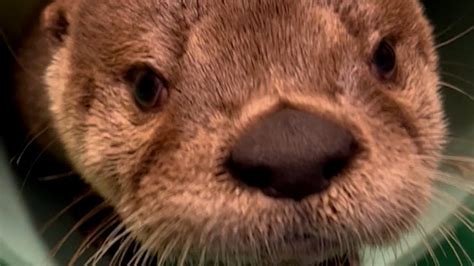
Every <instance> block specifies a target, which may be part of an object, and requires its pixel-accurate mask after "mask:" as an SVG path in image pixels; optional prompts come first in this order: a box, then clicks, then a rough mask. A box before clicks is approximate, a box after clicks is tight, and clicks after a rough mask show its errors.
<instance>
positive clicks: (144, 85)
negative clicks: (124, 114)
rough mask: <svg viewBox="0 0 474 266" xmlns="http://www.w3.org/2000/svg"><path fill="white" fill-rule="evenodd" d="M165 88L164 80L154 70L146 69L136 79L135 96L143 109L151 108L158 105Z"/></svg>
mask: <svg viewBox="0 0 474 266" xmlns="http://www.w3.org/2000/svg"><path fill="white" fill-rule="evenodd" d="M164 90H165V84H164V82H163V80H162V79H161V78H160V77H159V76H158V75H156V74H155V73H154V72H152V71H145V72H144V73H142V74H141V75H139V76H138V78H137V80H136V83H135V87H134V91H133V96H134V98H135V102H136V104H137V105H138V106H139V107H140V108H141V109H142V110H150V109H152V108H154V107H156V106H157V104H158V103H159V101H160V96H161V94H162V93H163V91H164Z"/></svg>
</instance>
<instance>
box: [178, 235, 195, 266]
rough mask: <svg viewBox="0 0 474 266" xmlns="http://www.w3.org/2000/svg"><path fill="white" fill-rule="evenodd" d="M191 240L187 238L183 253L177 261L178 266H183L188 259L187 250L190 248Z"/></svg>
mask: <svg viewBox="0 0 474 266" xmlns="http://www.w3.org/2000/svg"><path fill="white" fill-rule="evenodd" d="M191 244H192V239H191V237H189V238H188V240H187V241H186V243H185V244H184V248H183V252H182V254H181V258H180V259H179V262H178V266H184V265H185V263H186V260H187V257H188V253H189V249H190V248H191Z"/></svg>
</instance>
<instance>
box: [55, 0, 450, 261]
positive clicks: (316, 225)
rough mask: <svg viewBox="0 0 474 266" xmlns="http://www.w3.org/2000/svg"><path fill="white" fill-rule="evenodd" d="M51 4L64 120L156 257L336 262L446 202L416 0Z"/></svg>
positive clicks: (391, 236)
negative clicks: (436, 178) (437, 197)
mask: <svg viewBox="0 0 474 266" xmlns="http://www.w3.org/2000/svg"><path fill="white" fill-rule="evenodd" d="M48 12H49V13H51V12H53V14H56V16H54V15H51V14H49V16H47V17H48V18H49V20H47V21H46V26H49V29H56V31H54V32H55V36H56V42H54V49H55V56H54V59H53V60H52V63H51V65H50V66H49V68H48V70H47V74H46V83H47V85H48V92H49V96H50V98H51V102H52V107H51V112H52V114H53V117H54V120H55V125H56V130H57V132H58V135H59V137H60V138H61V140H62V142H63V144H64V146H65V149H66V151H67V153H68V155H69V158H70V160H71V162H72V163H73V165H74V167H75V168H76V169H77V171H78V172H79V173H80V174H81V175H82V177H83V178H84V180H85V181H87V182H88V183H90V184H91V185H92V187H93V188H94V189H95V190H97V191H98V192H99V193H100V194H101V195H102V196H103V197H104V198H105V199H106V200H107V201H108V202H109V203H110V204H111V205H112V206H113V207H114V208H115V210H116V212H117V213H118V214H119V216H120V217H121V218H122V220H123V223H124V225H125V227H126V228H127V230H128V231H129V233H130V234H131V236H133V237H134V238H136V239H138V240H139V241H140V242H141V244H142V248H143V250H146V251H149V252H154V253H156V254H158V256H162V257H174V258H180V257H183V258H184V257H187V258H189V259H192V258H194V259H196V258H197V259H200V258H201V259H203V260H209V261H211V260H224V259H228V260H229V261H237V260H247V259H248V260H249V261H259V262H262V263H263V262H265V261H267V262H274V263H279V262H285V261H287V262H288V261H293V262H318V261H324V260H327V259H330V258H332V257H334V256H338V255H344V254H353V253H355V252H357V250H358V249H359V248H360V247H362V246H365V245H383V244H387V243H391V242H392V241H395V240H396V239H397V238H398V237H399V236H400V234H402V233H403V232H405V231H406V230H408V229H410V228H411V226H413V224H414V223H415V222H416V220H417V218H418V217H419V215H420V214H421V213H422V212H423V210H424V209H425V207H426V205H427V203H428V202H429V200H430V192H431V186H432V174H433V171H434V170H435V168H436V167H437V163H438V157H439V155H440V153H441V150H442V147H443V144H444V140H445V124H444V120H443V113H442V107H441V104H440V99H439V95H438V75H437V57H436V55H435V51H434V47H433V40H432V36H431V34H432V32H431V27H430V25H429V24H428V22H427V21H426V19H425V18H424V15H423V13H422V9H421V7H420V5H419V3H418V2H417V1H414V0H413V1H401V0H398V1H393V0H363V1H356V2H355V1H350V0H338V1H322V0H321V1H313V0H300V1H293V0H291V1H290V0H281V1H271V0H268V1H267V0H263V1H234V0H232V1H210V0H206V1H161V0H159V1H156V0H155V1H153V0H139V1H127V0H118V1H117V0H102V1H86V0H82V1H57V2H55V3H53V4H52V6H50V8H49V9H48ZM54 12H57V13H54ZM59 22H61V23H60V25H61V26H62V27H63V28H59V29H61V30H57V29H58V27H54V26H55V24H54V23H59ZM48 23H49V24H48ZM56 26H57V25H56Z"/></svg>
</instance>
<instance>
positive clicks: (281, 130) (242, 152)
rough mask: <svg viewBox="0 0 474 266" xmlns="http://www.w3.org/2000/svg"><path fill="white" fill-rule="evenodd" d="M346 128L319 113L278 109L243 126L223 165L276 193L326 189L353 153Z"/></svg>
mask: <svg viewBox="0 0 474 266" xmlns="http://www.w3.org/2000/svg"><path fill="white" fill-rule="evenodd" d="M356 146H357V145H356V142H355V139H354V137H353V135H352V134H351V133H350V132H349V131H348V130H346V129H345V128H343V127H341V126H339V125H337V124H336V123H334V122H331V121H330V120H328V119H325V118H322V117H320V116H317V115H314V114H309V113H306V112H302V111H298V110H295V109H289V108H287V109H282V110H279V111H277V112H275V113H272V114H271V115H269V116H267V117H265V118H264V119H262V120H261V121H259V122H258V123H257V124H256V125H254V126H253V127H252V128H251V129H250V130H248V131H247V132H246V133H245V134H244V135H243V136H241V138H240V139H239V140H238V141H237V143H236V145H235V146H234V147H233V149H232V150H231V154H230V156H229V160H228V162H227V166H228V168H229V171H230V172H231V173H232V175H233V176H234V177H235V178H237V179H239V180H240V181H243V182H244V183H245V184H247V185H249V186H252V187H256V188H259V189H261V190H262V191H263V192H264V193H265V194H267V195H269V196H272V197H276V198H290V199H294V200H301V199H303V198H305V197H307V196H309V195H311V194H315V193H319V192H322V191H323V190H324V189H326V188H327V187H328V186H329V185H330V182H331V179H332V178H333V177H334V176H337V175H338V174H340V173H341V172H342V171H343V170H344V169H345V167H346V166H347V165H348V163H349V161H350V160H351V159H352V158H353V157H354V156H355V153H356Z"/></svg>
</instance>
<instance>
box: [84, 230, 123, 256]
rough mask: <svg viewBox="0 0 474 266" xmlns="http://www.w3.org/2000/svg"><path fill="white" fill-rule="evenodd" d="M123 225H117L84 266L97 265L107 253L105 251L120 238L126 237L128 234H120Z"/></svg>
mask: <svg viewBox="0 0 474 266" xmlns="http://www.w3.org/2000/svg"><path fill="white" fill-rule="evenodd" d="M124 227H125V226H124V224H123V223H121V224H120V225H118V226H117V227H116V228H115V229H114V230H113V231H112V232H111V233H110V234H109V236H108V237H107V239H106V240H105V241H104V243H103V244H102V245H101V247H100V249H99V250H97V252H95V254H94V255H93V256H91V257H90V258H89V260H88V261H87V262H86V265H89V264H92V265H97V264H98V262H99V261H100V260H101V259H102V257H103V256H104V255H105V254H106V253H107V251H108V250H109V249H110V248H111V247H112V246H113V245H114V244H115V243H116V242H117V241H119V240H120V239H121V238H122V237H124V236H126V235H127V234H128V232H127V231H123V232H122V233H120V231H121V230H123V229H124Z"/></svg>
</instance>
